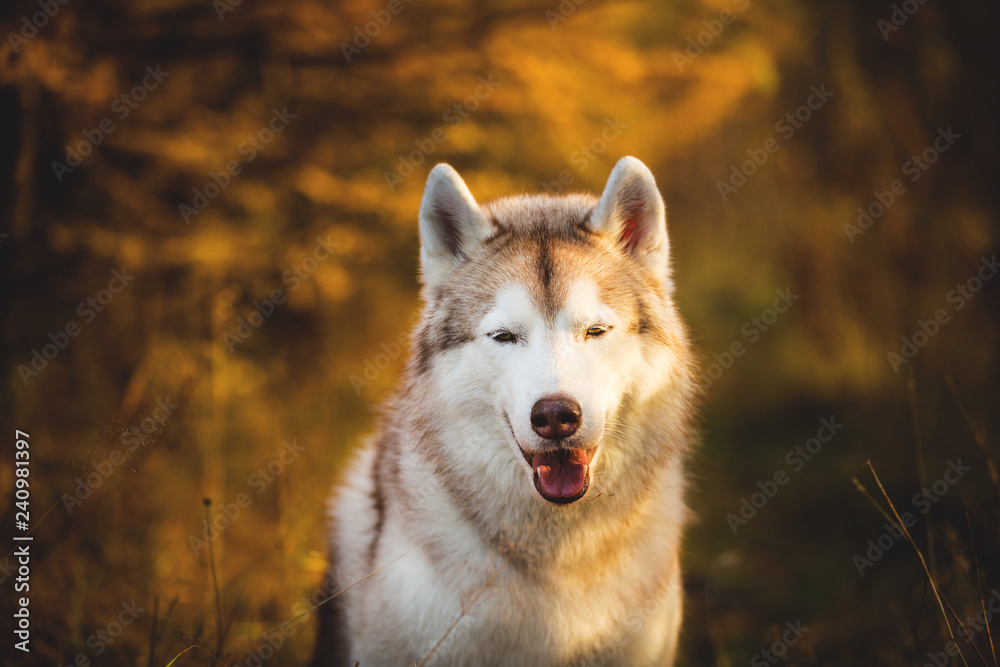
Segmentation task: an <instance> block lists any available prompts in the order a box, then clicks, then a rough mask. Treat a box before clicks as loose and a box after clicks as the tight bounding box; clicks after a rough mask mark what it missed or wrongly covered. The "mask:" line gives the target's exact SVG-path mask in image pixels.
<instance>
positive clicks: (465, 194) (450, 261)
mask: <svg viewBox="0 0 1000 667" xmlns="http://www.w3.org/2000/svg"><path fill="white" fill-rule="evenodd" d="M492 232H493V229H492V227H491V226H490V224H489V222H488V221H487V220H486V218H485V216H483V213H482V211H481V210H480V209H479V205H478V204H476V200H475V199H474V198H473V197H472V193H471V192H469V188H468V186H466V185H465V181H463V180H462V177H461V176H459V175H458V172H456V171H455V170H454V169H452V168H451V166H450V165H447V164H444V163H441V164H439V165H438V166H436V167H434V169H433V170H431V173H430V176H428V177H427V186H426V187H425V188H424V198H423V200H421V202H420V274H421V278H422V280H423V283H424V285H426V286H427V287H433V286H435V285H437V284H438V283H440V282H441V281H442V280H443V279H444V278H445V277H446V276H447V275H448V274H449V273H450V272H451V271H452V269H454V268H455V267H456V266H457V265H458V264H460V263H461V262H464V261H465V260H466V258H467V257H468V256H469V255H470V254H471V253H472V251H473V250H475V248H476V247H478V246H479V244H481V243H482V242H483V241H484V240H486V239H487V238H488V237H489V236H490V234H492Z"/></svg>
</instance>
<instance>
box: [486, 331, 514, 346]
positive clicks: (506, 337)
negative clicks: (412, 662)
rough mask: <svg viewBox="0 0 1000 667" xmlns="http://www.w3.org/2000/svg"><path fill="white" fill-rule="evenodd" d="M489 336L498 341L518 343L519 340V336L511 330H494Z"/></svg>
mask: <svg viewBox="0 0 1000 667" xmlns="http://www.w3.org/2000/svg"><path fill="white" fill-rule="evenodd" d="M489 337H490V338H492V339H493V340H494V341H496V342H497V343H516V342H517V336H515V335H514V334H512V333H511V332H509V331H494V332H492V333H490V334H489Z"/></svg>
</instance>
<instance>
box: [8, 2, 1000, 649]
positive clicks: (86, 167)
mask: <svg viewBox="0 0 1000 667" xmlns="http://www.w3.org/2000/svg"><path fill="white" fill-rule="evenodd" d="M46 7H47V9H46ZM0 12H2V16H3V33H4V35H5V36H4V38H3V42H2V44H0V106H2V108H3V119H4V120H3V125H2V132H0V136H2V140H0V166H2V169H3V178H2V181H0V188H2V189H0V204H2V210H3V222H2V229H0V270H2V273H3V286H4V289H3V292H2V305H0V312H2V313H3V318H4V319H3V341H4V345H3V349H2V354H3V366H4V371H5V376H4V377H5V382H4V383H3V389H2V392H3V395H2V399H3V411H2V414H3V423H4V434H3V438H4V443H3V447H2V451H3V452H5V454H4V455H3V456H2V457H0V472H2V475H0V492H2V493H0V497H2V498H3V500H2V502H0V507H3V508H4V517H5V521H4V523H3V526H4V531H5V536H4V537H3V540H2V542H3V545H4V549H3V551H4V553H6V552H7V551H9V550H10V549H11V548H12V547H13V542H12V541H11V540H10V539H9V538H10V537H12V536H13V535H15V534H20V533H19V532H18V531H17V529H16V527H15V524H14V521H15V518H14V512H15V509H16V508H15V507H14V497H15V496H14V492H15V490H14V479H15V477H14V454H13V452H14V437H13V435H12V434H13V433H14V430H15V429H20V430H22V431H25V432H27V433H29V434H30V443H31V449H30V451H31V457H32V458H31V477H30V480H31V487H30V488H31V493H32V495H31V502H32V505H31V522H30V523H31V525H32V526H33V528H32V530H33V532H32V535H33V536H34V542H33V543H32V547H31V549H32V560H31V577H32V578H31V603H30V610H31V619H32V625H31V628H32V635H31V638H32V639H31V641H32V644H31V646H32V653H31V654H30V655H29V656H24V655H23V654H21V653H20V652H18V651H16V650H14V649H13V647H12V641H11V639H10V637H11V634H12V631H13V627H14V622H13V619H12V614H13V613H14V607H13V598H14V595H13V593H12V586H13V577H14V576H15V575H14V571H13V570H12V569H11V565H12V558H11V557H8V559H7V561H6V562H5V564H4V567H3V569H2V571H0V577H2V578H3V579H4V583H3V586H4V591H5V592H4V594H3V596H0V599H2V604H0V609H2V614H3V615H2V617H0V628H3V633H2V634H3V636H4V640H3V642H2V643H0V656H3V659H2V661H3V662H4V664H17V665H22V664H23V665H34V664H39V665H41V664H45V665H59V666H62V665H69V664H78V665H83V664H85V663H84V662H83V660H89V661H90V662H91V664H94V665H136V666H146V665H149V666H151V667H152V666H163V665H166V664H167V663H169V662H170V660H171V659H173V658H174V657H175V656H177V655H178V654H179V653H181V652H182V651H183V650H184V649H187V648H188V647H190V646H192V645H197V646H198V648H194V649H192V650H190V651H188V652H187V653H184V654H183V655H182V656H181V658H180V659H179V660H178V661H177V662H176V663H175V664H177V665H182V664H188V665H210V664H211V665H218V664H220V663H219V662H217V661H216V660H215V659H213V658H212V655H216V656H218V658H219V659H220V660H221V661H222V663H223V664H227V665H254V664H260V662H261V661H262V662H264V663H265V664H268V665H294V664H303V663H304V662H305V661H306V660H307V659H308V657H309V655H310V651H311V645H312V639H313V634H314V629H313V619H312V617H311V616H306V617H304V618H302V619H300V620H298V621H296V622H294V623H293V624H291V625H289V626H288V627H287V628H286V631H285V634H286V635H288V634H290V635H291V636H288V637H285V638H284V639H283V640H282V641H280V642H279V641H278V640H275V639H272V641H271V646H273V645H275V644H280V646H279V647H277V648H267V647H265V644H267V642H266V641H265V642H260V641H258V642H256V643H252V644H250V645H249V646H245V647H243V648H238V647H240V646H241V645H244V644H246V643H247V642H251V641H252V640H253V639H254V638H256V637H258V636H259V635H261V634H262V633H264V632H266V631H267V630H269V629H271V628H274V627H276V626H279V625H280V624H282V623H284V622H286V621H289V620H290V619H293V618H294V617H296V616H297V615H298V614H300V613H301V612H303V611H304V610H305V609H306V608H307V607H308V606H310V604H311V603H309V602H308V600H309V599H310V598H311V597H313V596H314V593H316V592H317V589H318V587H319V586H320V584H321V574H322V570H323V568H324V563H325V542H324V530H325V528H324V521H325V519H324V503H325V499H326V497H327V496H328V493H329V490H330V487H331V485H332V484H333V483H334V482H335V480H336V479H337V478H338V475H339V474H340V472H341V470H342V467H343V463H344V461H345V460H346V459H347V457H348V456H349V454H350V452H351V451H352V450H353V449H354V448H355V447H356V446H357V442H358V440H359V438H360V437H362V436H363V435H364V433H365V432H366V431H368V430H369V429H370V428H371V427H372V423H373V415H374V414H375V410H376V408H377V405H378V404H379V402H380V401H381V400H382V399H384V398H386V397H387V396H388V395H389V393H390V392H391V391H392V387H393V386H394V384H395V382H396V379H397V378H398V375H399V372H400V369H401V367H402V365H403V363H404V361H405V356H406V351H405V340H406V332H407V331H408V329H409V327H410V325H411V323H412V317H413V315H414V313H416V312H417V309H418V307H419V304H418V299H417V284H416V269H417V262H416V258H417V248H418V245H417V234H416V231H417V227H416V212H417V207H418V203H419V199H420V195H421V191H422V188H423V182H424V179H425V178H426V175H427V173H428V171H429V169H430V168H431V166H433V165H434V164H435V163H437V162H439V161H447V162H449V163H451V164H452V165H454V166H455V167H456V168H457V169H458V170H459V171H460V172H461V173H462V175H463V176H464V177H465V179H466V181H467V182H468V184H469V186H470V188H471V190H472V192H473V193H474V194H475V195H476V197H477V198H478V199H479V200H480V201H485V200H486V199H489V198H491V197H495V196H499V195H502V194H508V193H514V192H539V191H545V190H548V191H550V192H558V191H569V190H596V191H600V190H601V189H602V188H603V185H604V183H605V180H606V179H607V176H608V173H609V171H610V169H611V167H612V166H613V165H614V163H615V162H616V161H617V160H618V159H619V158H620V157H621V156H623V155H635V156H637V157H639V158H640V159H642V160H643V161H644V162H645V163H646V164H648V165H649V166H650V168H651V169H652V171H653V173H654V174H655V175H656V178H657V181H658V183H659V185H660V187H661V190H662V192H663V195H664V198H665V199H666V201H667V206H668V211H669V231H670V235H671V243H672V251H673V256H674V263H675V273H676V282H677V285H678V299H679V301H680V306H681V310H682V312H683V313H684V314H685V316H686V319H687V321H688V323H689V325H690V328H691V330H692V332H693V335H694V337H695V340H696V342H697V345H698V347H699V349H700V352H701V354H702V357H703V368H704V373H705V383H706V385H709V389H708V400H707V403H706V406H705V412H704V415H705V416H704V433H703V438H702V440H703V442H702V445H701V447H700V449H699V453H698V454H697V456H696V457H695V465H694V468H693V476H694V478H695V480H696V484H695V488H696V491H695V493H694V495H693V497H692V499H691V502H692V504H693V506H694V508H695V509H696V512H697V515H698V522H697V523H696V525H695V526H694V527H693V529H692V530H691V531H690V533H689V536H688V539H687V543H686V548H685V586H686V594H687V601H686V621H685V627H684V631H683V647H682V652H681V654H682V659H681V660H680V662H679V664H683V665H716V666H719V667H726V666H729V665H738V664H742V665H746V664H754V665H758V664H773V663H772V662H770V661H771V660H772V659H773V660H775V661H776V660H778V657H775V656H778V655H779V653H780V659H781V661H782V664H785V665H923V664H925V663H931V664H935V663H934V662H932V659H933V658H932V657H933V656H936V655H938V654H940V656H941V657H940V658H938V659H939V660H947V661H952V662H951V663H950V664H956V665H957V664H962V662H961V659H960V658H958V657H955V658H952V657H950V656H948V655H947V654H946V653H945V650H946V646H947V645H946V642H947V641H948V639H949V632H950V631H949V629H948V627H949V626H951V628H952V630H951V632H956V635H955V636H956V638H958V646H959V648H961V649H962V653H963V655H964V657H965V660H966V661H967V663H968V664H969V665H973V664H986V665H996V661H995V658H994V657H993V655H992V651H991V648H990V642H989V641H988V637H987V635H986V632H985V629H984V628H983V626H979V627H980V629H981V630H982V631H981V632H976V633H975V636H974V637H973V641H972V642H969V641H967V640H966V639H964V638H963V637H962V636H960V635H959V634H957V633H958V630H957V629H955V628H956V621H955V618H953V617H952V618H949V621H948V622H947V623H946V622H945V621H944V620H943V618H942V615H941V611H940V609H939V606H938V603H937V602H936V600H935V599H934V595H933V592H932V589H931V587H930V585H929V583H928V578H927V576H926V574H925V571H924V569H923V566H922V565H921V561H920V558H919V557H918V555H917V553H916V551H915V550H914V548H913V547H912V546H911V545H910V544H908V543H907V541H906V539H905V538H898V537H894V536H893V535H892V532H891V531H889V530H888V529H887V528H886V524H887V521H888V520H887V519H886V518H885V517H884V516H883V515H882V514H880V511H879V509H878V508H877V507H876V506H875V504H873V502H871V501H872V500H874V501H876V502H877V504H878V505H879V506H880V507H881V508H882V509H883V510H885V511H886V512H891V510H890V509H889V505H888V503H887V501H886V500H885V498H884V497H883V495H882V493H881V492H880V491H879V489H878V486H877V484H875V480H874V478H873V476H872V474H871V472H870V471H869V470H868V468H867V467H866V465H865V462H866V461H867V460H869V459H870V460H871V463H872V465H873V466H874V469H875V471H876V472H877V473H878V475H879V477H880V478H881V480H882V481H883V483H884V485H885V488H886V491H887V492H888V494H889V496H890V497H891V498H892V500H893V504H894V505H895V507H896V509H897V510H898V511H899V512H900V514H903V513H905V512H908V513H910V514H911V515H912V518H913V521H912V527H911V533H912V536H913V538H914V540H915V543H916V545H917V546H918V547H919V548H920V550H921V552H922V553H923V556H924V559H925V560H926V564H927V568H928V570H929V571H930V572H931V574H932V577H933V580H934V582H935V583H936V584H937V586H938V588H939V590H940V591H941V592H942V594H943V595H944V597H946V598H947V600H948V602H949V603H950V605H951V607H952V608H953V609H954V613H955V614H957V615H958V617H959V618H961V619H963V621H964V619H966V618H967V617H969V616H973V615H974V614H975V613H976V611H977V609H978V605H979V604H980V600H979V596H980V591H982V593H983V597H984V598H985V600H986V604H987V605H988V604H989V602H988V601H989V599H990V597H991V595H994V594H995V595H997V596H998V598H997V599H1000V593H997V592H996V591H997V590H1000V558H998V554H1000V533H998V530H997V526H998V525H1000V497H998V494H1000V484H998V477H997V468H996V464H995V461H996V458H997V433H998V427H1000V419H998V409H997V408H998V397H1000V392H998V384H1000V359H998V333H1000V332H998V318H997V313H998V307H1000V297H998V294H1000V290H998V286H1000V280H998V279H996V277H995V276H996V273H997V271H998V268H997V266H996V264H995V260H993V259H991V258H994V257H995V256H996V253H997V246H998V226H997V220H996V213H997V210H998V207H997V198H998V189H997V176H998V174H997V170H996V168H995V166H996V163H997V149H998V147H1000V140H998V136H997V122H996V119H997V118H998V117H1000V113H998V111H1000V110H998V100H997V79H996V71H995V70H996V66H995V64H996V62H998V55H1000V54H998V53H997V51H998V49H997V41H996V37H995V34H996V26H997V22H998V20H1000V15H998V7H997V5H996V4H995V3H977V2H971V1H967V0H959V1H955V2H945V1H943V0H926V2H920V1H918V0H906V1H903V2H897V3H895V4H893V3H891V2H889V0H884V1H881V2H867V1H864V2H863V1H862V0H854V1H853V2H833V1H827V2H819V3H816V2H795V1H792V0H748V1H747V0H733V1H730V0H711V1H707V0H706V1H704V2H675V3H657V2H604V1H598V0H587V1H586V2H584V1H583V0H575V2H574V0H562V1H561V2H559V0H550V1H537V2H536V1H533V0H521V1H512V2H493V3H478V2H473V1H472V0H451V1H439V2H423V1H421V2H410V1H409V0H388V1H386V0H370V1H369V0H364V1H362V0H358V1H353V2H339V3H336V2H317V1H296V2H286V3H278V2H271V3H257V2H240V1H239V0H214V2H213V1H212V0H197V1H183V0H158V1H155V2H123V1H119V2H111V1H95V2H69V3H66V4H60V3H59V2H56V1H55V0H52V1H51V2H50V3H49V4H46V3H45V2H41V3H38V2H34V1H21V0H18V1H16V2H12V3H8V4H5V5H4V7H3V9H2V10H0ZM46 12H47V13H46ZM859 208H860V211H859ZM116 272H117V273H116ZM88 300H89V301H88ZM401 344H402V345H401ZM823 420H826V421H825V422H824V421H823ZM824 424H826V425H827V429H828V430H825V431H821V428H823V427H824ZM831 424H834V425H836V426H833V427H832V428H831V427H830V425H831ZM143 426H145V427H146V428H145V431H144V430H143ZM831 432H835V434H833V436H832V438H831V437H829V434H830V433H831ZM817 436H821V437H822V439H823V440H825V442H821V441H820V439H819V438H817ZM811 438H817V439H816V440H813V441H810V439H811ZM796 448H800V450H799V451H798V452H796ZM802 448H804V449H802ZM810 450H811V451H810ZM803 451H804V452H805V453H804V454H803ZM949 470H951V472H947V471H949ZM956 470H960V471H961V473H960V474H959V473H958V472H955V471H956ZM946 473H947V474H946ZM776 475H777V477H776ZM855 478H856V479H857V482H858V483H860V484H861V485H862V486H863V487H864V489H865V490H866V492H867V494H868V496H870V498H866V497H865V495H864V494H863V493H862V492H861V491H859V489H858V487H857V485H856V484H855V483H854V482H853V481H852V480H853V479H855ZM776 480H784V483H783V484H780V485H779V484H778V483H777V481H776ZM922 488H928V489H929V495H928V496H920V495H915V494H919V493H920V491H921V489H922ZM754 494H757V495H754ZM206 498H207V499H210V500H211V506H209V507H206V506H205V504H204V503H203V501H204V499H206ZM500 500H501V499H498V502H500ZM931 501H933V502H931ZM925 507H926V508H927V510H928V511H926V512H924V508H925ZM50 510H51V511H50ZM967 515H968V519H967V518H966V517H967ZM206 518H207V520H208V521H209V522H210V523H211V524H212V525H213V528H211V529H208V528H206V523H205V522H206ZM217 528H219V529H217ZM869 541H870V542H869ZM213 557H214V563H215V576H216V578H217V580H218V581H217V584H216V583H215V582H214V581H213V571H212V568H211V562H212V558H213ZM977 558H978V569H977V567H976V562H977ZM977 574H978V576H977ZM216 590H218V596H217V595H216ZM9 591H11V592H10V594H8V592H9ZM319 597H322V591H320V596H319ZM317 599H318V598H317ZM123 605H124V606H123ZM140 609H141V611H140ZM998 618H1000V617H998ZM220 621H221V622H220ZM786 624H791V625H792V626H795V625H796V624H799V625H801V626H804V627H806V628H808V630H807V631H806V632H804V633H799V634H800V635H801V636H798V635H796V639H795V641H794V642H793V643H791V644H787V643H785V644H782V643H781V642H783V641H784V640H783V639H782V637H783V634H784V637H785V638H787V637H789V636H791V635H789V634H788V633H787V632H786V630H787V628H788V625H786ZM101 633H103V635H102V634H101ZM107 640H110V641H107ZM775 642H779V643H778V644H777V645H776V644H775ZM773 645H774V646H776V648H773V649H772V646H773ZM772 650H773V653H772V652H771V651H772ZM763 651H768V653H767V654H765V653H763ZM928 654H931V655H930V656H929V655H928ZM80 656H82V658H81V657H80ZM223 656H227V657H223ZM753 660H756V661H757V662H751V661H753ZM74 661H75V662H74ZM936 664H939V665H944V664H949V663H948V662H938V663H936Z"/></svg>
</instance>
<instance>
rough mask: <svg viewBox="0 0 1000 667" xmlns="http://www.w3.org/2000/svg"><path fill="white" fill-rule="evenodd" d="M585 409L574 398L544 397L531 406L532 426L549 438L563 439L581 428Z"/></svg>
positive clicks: (539, 433) (538, 432)
mask: <svg viewBox="0 0 1000 667" xmlns="http://www.w3.org/2000/svg"><path fill="white" fill-rule="evenodd" d="M582 414H583V411H582V410H580V404H579V403H577V402H576V401H574V400H573V399H572V398H569V397H566V396H558V397H554V398H543V399H541V400H539V401H538V402H537V403H535V406H534V407H533V408H531V428H532V429H534V431H535V433H537V434H538V435H540V436H542V437H543V438H546V439H548V440H562V439H563V438H568V437H569V436H571V435H573V434H574V433H576V430H577V429H578V428H580V417H581V415H582Z"/></svg>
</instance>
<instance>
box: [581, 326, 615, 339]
mask: <svg viewBox="0 0 1000 667" xmlns="http://www.w3.org/2000/svg"><path fill="white" fill-rule="evenodd" d="M610 328H611V327H605V326H601V325H599V324H598V325H594V326H592V327H590V328H589V329H587V338H597V337H599V336H603V335H604V334H606V333H607V332H608V330H609V329H610Z"/></svg>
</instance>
